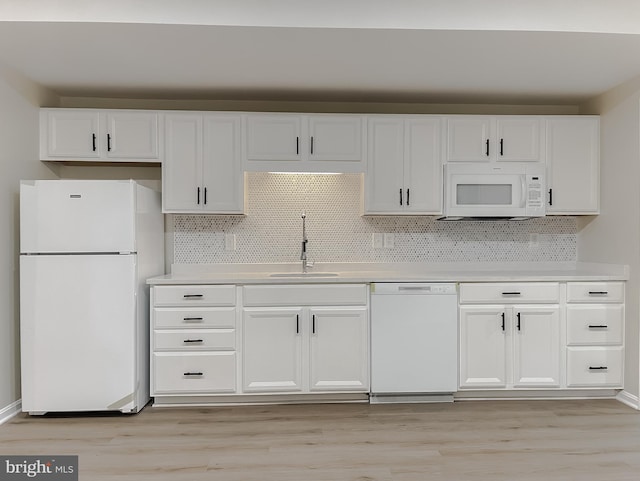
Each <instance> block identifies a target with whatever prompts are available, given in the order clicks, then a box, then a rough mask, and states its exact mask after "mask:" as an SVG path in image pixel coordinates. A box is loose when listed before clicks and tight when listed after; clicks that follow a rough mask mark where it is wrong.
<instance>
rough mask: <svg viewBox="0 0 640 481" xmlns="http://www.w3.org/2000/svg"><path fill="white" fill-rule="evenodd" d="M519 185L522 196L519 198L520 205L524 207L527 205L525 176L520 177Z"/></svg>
mask: <svg viewBox="0 0 640 481" xmlns="http://www.w3.org/2000/svg"><path fill="white" fill-rule="evenodd" d="M520 186H521V187H522V196H521V200H520V207H526V205H527V184H526V176H525V175H523V176H521V177H520Z"/></svg>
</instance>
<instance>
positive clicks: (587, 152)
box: [546, 116, 600, 215]
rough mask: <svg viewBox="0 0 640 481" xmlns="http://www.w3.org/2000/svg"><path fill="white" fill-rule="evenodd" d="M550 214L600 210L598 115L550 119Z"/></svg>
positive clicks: (548, 155) (595, 211) (548, 141)
mask: <svg viewBox="0 0 640 481" xmlns="http://www.w3.org/2000/svg"><path fill="white" fill-rule="evenodd" d="M546 130H547V188H548V189H549V192H548V195H549V197H548V199H547V202H548V203H547V214H550V215H553V214H598V213H599V211H600V121H599V118H598V117H582V116H577V117H548V118H547V128H546Z"/></svg>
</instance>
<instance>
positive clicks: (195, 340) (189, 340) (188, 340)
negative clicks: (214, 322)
mask: <svg viewBox="0 0 640 481" xmlns="http://www.w3.org/2000/svg"><path fill="white" fill-rule="evenodd" d="M182 342H186V343H189V342H204V341H203V340H202V339H185V340H184V341H182Z"/></svg>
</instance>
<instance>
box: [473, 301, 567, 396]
mask: <svg viewBox="0 0 640 481" xmlns="http://www.w3.org/2000/svg"><path fill="white" fill-rule="evenodd" d="M559 313H560V307H559V306H557V305H550V306H524V305H515V306H507V305H501V306H461V307H460V353H461V354H460V387H461V388H483V389H484V388H533V387H537V388H541V387H545V388H547V387H559V386H560V359H559V357H560V315H559Z"/></svg>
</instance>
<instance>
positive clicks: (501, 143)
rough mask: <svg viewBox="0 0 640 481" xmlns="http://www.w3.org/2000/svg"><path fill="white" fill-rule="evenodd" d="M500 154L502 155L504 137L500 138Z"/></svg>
mask: <svg viewBox="0 0 640 481" xmlns="http://www.w3.org/2000/svg"><path fill="white" fill-rule="evenodd" d="M500 155H501V156H502V155H504V139H500Z"/></svg>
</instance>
